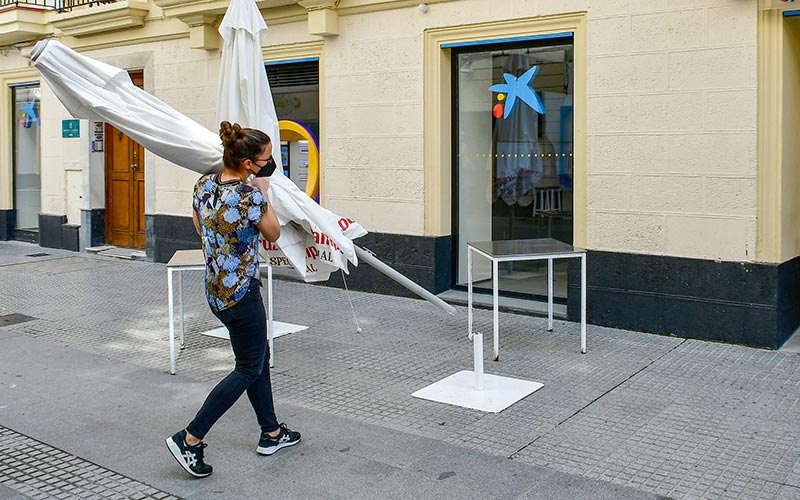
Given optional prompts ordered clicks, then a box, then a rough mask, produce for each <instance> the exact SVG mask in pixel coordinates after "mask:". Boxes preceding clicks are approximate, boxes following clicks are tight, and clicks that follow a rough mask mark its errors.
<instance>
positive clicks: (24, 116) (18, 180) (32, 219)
mask: <svg viewBox="0 0 800 500" xmlns="http://www.w3.org/2000/svg"><path fill="white" fill-rule="evenodd" d="M12 93H13V96H14V97H13V98H14V124H13V130H14V208H15V209H16V222H15V224H16V229H19V230H26V231H37V230H38V229H39V211H40V209H41V193H42V188H41V178H40V171H39V167H40V165H39V159H40V158H39V137H40V133H39V130H40V128H41V127H40V120H39V116H40V115H39V103H40V99H41V90H40V88H39V87H38V86H36V87H15V88H12Z"/></svg>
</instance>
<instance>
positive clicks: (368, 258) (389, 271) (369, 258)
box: [353, 245, 456, 316]
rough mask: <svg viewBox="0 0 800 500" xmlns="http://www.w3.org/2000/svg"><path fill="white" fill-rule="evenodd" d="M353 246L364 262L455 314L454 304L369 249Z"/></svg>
mask: <svg viewBox="0 0 800 500" xmlns="http://www.w3.org/2000/svg"><path fill="white" fill-rule="evenodd" d="M353 247H354V248H355V249H356V255H358V258H359V259H361V260H363V261H364V262H366V263H367V264H369V265H370V266H372V267H374V268H375V269H377V270H378V271H380V272H382V273H383V274H385V275H386V276H388V277H389V278H392V279H393V280H395V281H396V282H398V283H399V284H401V285H403V286H404V287H406V288H408V289H409V290H411V291H412V292H414V293H416V294H417V295H419V296H420V297H422V298H423V299H425V300H427V301H428V302H430V303H431V304H433V305H435V306H437V307H439V308H440V309H442V310H443V311H444V312H446V313H447V314H449V315H451V316H453V315H455V313H456V310H455V308H454V307H453V306H451V305H450V304H448V303H447V302H445V301H443V300H442V299H440V298H439V297H437V296H436V295H434V294H432V293H431V292H429V291H427V290H425V289H424V288H422V287H421V286H419V285H418V284H416V283H414V282H413V281H411V280H410V279H408V278H406V277H405V276H403V275H402V274H400V273H399V272H397V271H396V270H394V269H393V268H391V267H389V266H388V265H387V264H385V263H384V262H381V261H380V260H378V258H377V257H375V256H374V255H372V254H371V253H369V252H368V251H366V250H364V249H363V248H361V247H359V246H358V245H353Z"/></svg>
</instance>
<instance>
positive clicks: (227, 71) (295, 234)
mask: <svg viewBox="0 0 800 500" xmlns="http://www.w3.org/2000/svg"><path fill="white" fill-rule="evenodd" d="M267 31H268V28H267V24H266V23H265V22H264V17H263V16H262V15H261V12H260V11H259V10H258V6H257V5H256V3H255V1H254V0H231V3H230V5H229V6H228V10H227V12H226V13H225V17H223V18H222V23H221V24H220V27H219V33H220V35H221V36H222V39H223V45H222V65H221V67H220V72H219V84H218V86H217V121H218V122H221V121H223V120H227V121H229V122H231V123H238V124H240V125H242V126H243V127H251V128H256V129H259V130H262V131H264V132H266V134H267V135H269V136H270V138H271V139H272V157H273V158H274V159H275V162H276V163H277V164H278V168H276V169H275V173H274V174H272V178H271V181H270V202H271V203H272V204H273V206H274V207H275V213H276V215H277V216H278V222H280V224H281V237H280V239H278V241H277V242H275V245H270V244H268V243H266V242H262V243H263V246H262V249H261V257H262V260H264V261H265V262H269V263H270V264H271V265H273V266H277V267H286V266H287V265H288V264H289V263H290V264H291V266H293V267H294V268H295V269H296V270H297V271H298V272H299V273H300V274H301V275H303V277H304V278H305V280H306V281H319V280H327V279H328V277H329V276H330V274H331V273H332V272H334V271H336V270H338V269H343V270H344V271H345V272H347V261H350V262H352V263H353V264H355V265H358V258H357V257H356V253H355V249H354V247H353V242H352V240H353V239H354V238H358V237H360V236H364V235H365V234H367V232H366V231H365V230H364V228H363V227H361V225H360V224H358V223H356V222H354V221H352V220H351V219H347V218H343V217H339V216H337V215H335V214H333V213H331V212H330V211H328V210H326V209H325V208H323V207H321V206H319V205H318V204H317V203H315V202H314V200H312V199H311V198H309V197H308V195H306V193H304V192H303V191H301V190H300V189H299V188H298V187H297V186H296V185H295V184H294V182H292V181H291V180H290V179H288V178H287V177H286V176H285V175H283V168H282V159H281V148H280V129H279V127H278V116H277V113H276V112H275V104H274V102H273V100H272V91H271V90H270V87H269V81H268V80H267V72H266V70H265V69H264V59H263V56H262V53H261V43H262V41H263V40H264V37H265V36H266V35H267Z"/></svg>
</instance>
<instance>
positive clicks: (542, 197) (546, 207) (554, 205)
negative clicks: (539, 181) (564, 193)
mask: <svg viewBox="0 0 800 500" xmlns="http://www.w3.org/2000/svg"><path fill="white" fill-rule="evenodd" d="M558 211H561V188H560V187H555V188H537V189H536V198H535V199H534V202H533V217H536V214H537V212H538V213H542V212H558Z"/></svg>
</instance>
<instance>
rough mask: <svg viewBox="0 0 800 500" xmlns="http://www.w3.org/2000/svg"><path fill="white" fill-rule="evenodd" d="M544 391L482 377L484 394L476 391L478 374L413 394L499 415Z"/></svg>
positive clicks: (533, 384) (458, 375)
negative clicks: (535, 393)
mask: <svg viewBox="0 0 800 500" xmlns="http://www.w3.org/2000/svg"><path fill="white" fill-rule="evenodd" d="M542 387H544V384H540V383H539V382H531V381H529V380H520V379H517V378H511V377H501V376H498V375H489V374H486V373H485V374H484V375H483V390H482V391H478V390H475V372H473V371H470V370H464V371H460V372H458V373H454V374H453V375H450V376H449V377H447V378H444V379H442V380H440V381H438V382H436V383H434V384H431V385H429V386H428V387H425V388H423V389H420V390H418V391H417V392H415V393H413V394H412V396H414V397H415V398H420V399H427V400H430V401H436V402H438V403H447V404H451V405H456V406H463V407H465V408H472V409H475V410H481V411H487V412H491V413H499V412H501V411H503V410H505V409H506V408H508V407H509V406H511V405H513V404H514V403H516V402H517V401H519V400H520V399H522V398H524V397H526V396H528V395H530V394H533V393H534V392H536V391H538V390H539V389H541V388H542Z"/></svg>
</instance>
